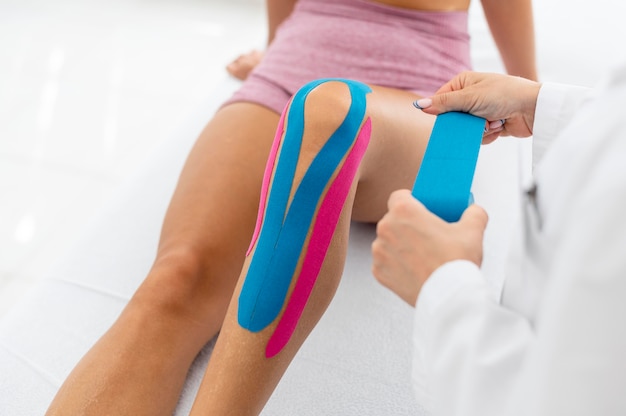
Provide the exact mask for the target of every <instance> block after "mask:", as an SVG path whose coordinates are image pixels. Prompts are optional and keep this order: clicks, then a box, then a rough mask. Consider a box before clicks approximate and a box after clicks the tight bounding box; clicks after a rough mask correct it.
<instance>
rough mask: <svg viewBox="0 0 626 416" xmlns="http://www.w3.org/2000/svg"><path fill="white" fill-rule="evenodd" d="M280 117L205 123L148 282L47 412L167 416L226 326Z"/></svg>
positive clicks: (243, 113)
mask: <svg viewBox="0 0 626 416" xmlns="http://www.w3.org/2000/svg"><path fill="white" fill-rule="evenodd" d="M278 119H279V117H278V115H277V114H275V113H274V112H272V111H270V110H268V109H266V108H264V107H261V106H257V105H253V104H246V103H238V104H232V105H229V106H227V107H225V108H223V109H222V110H220V111H219V112H218V113H217V114H216V116H215V117H214V119H213V120H212V121H211V122H210V123H209V124H208V126H207V127H206V129H205V130H204V131H203V133H202V134H201V136H200V137H199V139H198V141H197V143H196V144H195V146H194V148H193V150H192V151H191V153H190V155H189V158H188V160H187V162H186V164H185V167H184V169H183V172H182V174H181V177H180V180H179V183H178V186H177V188H176V191H175V194H174V196H173V198H172V201H171V204H170V206H169V209H168V212H167V215H166V218H165V221H164V224H163V229H162V234H161V240H160V242H159V247H158V254H157V257H156V261H155V263H154V265H153V267H152V269H151V271H150V273H149V275H148V276H147V278H146V279H145V281H144V282H143V283H142V285H141V286H140V288H139V289H138V290H137V292H136V293H135V295H134V296H133V298H132V299H131V301H130V302H129V304H128V305H127V307H126V308H125V309H124V311H123V312H122V314H121V315H120V317H119V318H118V320H117V321H116V322H115V324H114V325H113V326H112V327H111V329H110V330H109V331H108V332H107V333H106V334H105V335H104V336H103V337H102V338H101V339H100V340H99V341H98V342H97V343H96V344H95V345H94V346H93V347H92V349H91V350H90V351H89V352H88V353H87V354H86V355H85V357H84V358H83V359H82V360H81V361H80V363H79V364H78V365H77V367H76V368H75V369H74V370H73V371H72V373H71V374H70V376H69V377H68V379H67V380H66V381H65V383H64V384H63V386H62V387H61V389H60V391H59V392H58V394H57V396H56V398H55V400H54V402H53V403H52V405H51V407H50V409H49V411H48V414H50V415H79V414H80V415H91V414H93V415H133V416H136V415H151V416H152V415H160V414H162V415H171V414H172V411H173V409H174V407H175V405H176V402H177V400H178V397H179V394H180V390H181V388H182V385H183V382H184V380H185V376H186V374H187V371H188V369H189V367H190V365H191V362H192V361H193V359H194V357H195V356H196V355H197V353H198V352H199V350H200V349H201V348H202V347H203V345H205V343H206V342H207V341H208V340H210V339H211V338H212V337H213V336H214V335H215V334H216V333H217V331H218V330H219V329H220V327H221V325H222V322H223V319H224V315H225V313H226V309H227V306H228V303H229V300H230V297H231V295H232V292H233V289H234V286H235V284H236V281H237V278H238V276H239V273H240V271H241V267H242V264H243V261H244V255H245V251H246V248H247V245H248V244H249V242H250V236H251V234H252V231H253V229H254V224H255V218H256V212H257V206H258V201H259V190H260V188H261V180H262V177H263V171H264V167H265V162H266V159H267V155H268V153H269V149H270V146H271V143H272V139H273V137H274V132H275V129H276V125H277V123H278Z"/></svg>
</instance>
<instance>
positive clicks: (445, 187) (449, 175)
mask: <svg viewBox="0 0 626 416" xmlns="http://www.w3.org/2000/svg"><path fill="white" fill-rule="evenodd" d="M484 128H485V119H483V118H480V117H476V116H473V115H471V114H467V113H459V112H450V113H444V114H440V115H439V116H437V119H436V120H435V126H434V127H433V131H432V133H431V135H430V139H429V141H428V146H427V147H426V152H425V153H424V158H423V160H422V164H421V166H420V170H419V172H418V173H417V177H416V178H415V183H414V185H413V191H412V194H413V196H414V197H415V198H417V199H418V200H419V201H420V202H421V203H422V204H424V205H425V206H426V208H428V209H429V210H430V211H431V212H433V213H434V214H436V215H438V216H439V217H440V218H442V219H444V220H446V221H448V222H455V221H458V220H459V219H460V218H461V215H463V211H465V209H466V208H467V207H468V205H469V204H470V203H472V202H473V196H472V194H471V192H470V190H471V187H472V181H473V179H474V171H475V170H476V162H477V161H478V152H479V150H480V144H481V142H482V138H483V132H484Z"/></svg>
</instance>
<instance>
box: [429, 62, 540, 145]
mask: <svg viewBox="0 0 626 416" xmlns="http://www.w3.org/2000/svg"><path fill="white" fill-rule="evenodd" d="M540 88H541V84H539V83H538V82H535V81H530V80H527V79H525V78H520V77H513V76H509V75H502V74H490V73H479V72H463V73H461V74H459V75H457V76H456V77H454V78H453V79H452V80H450V81H449V82H448V83H446V84H445V85H443V86H442V87H441V88H440V89H439V90H438V91H437V92H436V93H435V95H433V96H432V97H430V98H427V99H422V100H418V101H417V103H418V104H419V105H420V106H421V107H422V109H423V111H424V112H425V113H428V114H434V115H437V114H440V113H445V112H448V111H463V112H466V113H471V114H474V115H476V116H479V117H483V118H485V119H487V121H488V123H487V127H488V130H487V132H486V133H485V136H484V138H483V143H485V144H486V143H491V142H493V141H494V140H495V139H497V138H498V137H499V136H501V135H502V136H508V135H511V136H515V137H528V136H530V135H532V134H533V124H534V122H535V107H536V105H537V96H538V95H539V89H540ZM422 104H423V105H422ZM502 120H504V121H505V122H504V124H503V123H502Z"/></svg>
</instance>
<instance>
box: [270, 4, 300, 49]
mask: <svg viewBox="0 0 626 416" xmlns="http://www.w3.org/2000/svg"><path fill="white" fill-rule="evenodd" d="M297 1H298V0H267V2H266V4H267V28H268V35H267V44H268V45H269V44H270V43H272V41H273V40H274V36H275V35H276V28H278V26H280V24H281V23H282V22H283V21H285V19H286V18H287V17H289V15H290V14H291V12H292V11H293V7H294V6H295V4H296V2H297Z"/></svg>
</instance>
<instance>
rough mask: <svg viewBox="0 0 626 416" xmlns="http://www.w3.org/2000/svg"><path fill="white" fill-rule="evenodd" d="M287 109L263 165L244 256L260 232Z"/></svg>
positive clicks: (281, 117)
mask: <svg viewBox="0 0 626 416" xmlns="http://www.w3.org/2000/svg"><path fill="white" fill-rule="evenodd" d="M288 109H289V105H286V106H285V109H284V110H283V113H282V114H281V116H280V120H279V121H278V127H277V129H276V136H275V137H274V142H273V143H272V148H271V149H270V154H269V157H268V159H267V165H265V173H264V174H263V185H262V186H261V200H260V201H259V213H258V214H257V218H256V225H255V227H254V233H253V234H252V241H250V246H249V247H248V251H246V256H249V255H250V252H251V251H252V248H253V247H254V244H255V243H256V240H257V239H258V238H259V233H260V232H261V225H263V214H264V213H265V204H266V203H267V193H268V191H269V189H270V182H271V180H272V172H273V171H274V165H275V164H276V157H277V155H278V149H279V148H280V142H281V139H282V137H283V133H284V131H285V129H284V127H285V115H286V114H287V110H288Z"/></svg>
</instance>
